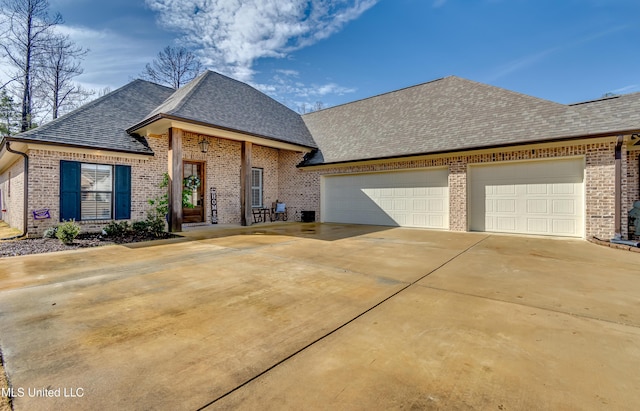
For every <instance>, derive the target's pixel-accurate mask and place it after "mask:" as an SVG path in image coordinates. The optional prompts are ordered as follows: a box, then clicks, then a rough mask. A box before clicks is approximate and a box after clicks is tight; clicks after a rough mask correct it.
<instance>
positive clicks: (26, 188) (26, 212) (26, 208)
mask: <svg viewBox="0 0 640 411" xmlns="http://www.w3.org/2000/svg"><path fill="white" fill-rule="evenodd" d="M5 147H6V149H7V151H8V152H10V153H13V154H18V155H21V156H22V157H23V158H24V183H23V185H24V194H23V195H24V199H23V201H24V204H23V207H24V210H23V213H24V216H23V218H24V221H23V230H22V235H17V236H14V237H11V238H4V240H12V239H14V238H20V237H26V236H27V232H28V228H29V224H28V221H29V220H28V217H29V156H28V155H27V153H23V152H21V151H16V150H13V149H12V148H11V142H10V141H7V143H6V145H5Z"/></svg>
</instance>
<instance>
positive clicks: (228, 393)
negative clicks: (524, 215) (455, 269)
mask: <svg viewBox="0 0 640 411" xmlns="http://www.w3.org/2000/svg"><path fill="white" fill-rule="evenodd" d="M489 237H490V236H489V235H487V236H485V237H483V238H482V239H480V240H479V241H477V242H475V243H474V244H472V245H470V246H469V247H467V248H466V249H464V250H462V251H460V252H459V253H457V254H456V255H454V256H453V257H451V258H449V259H448V260H447V261H445V262H444V263H442V264H440V265H439V266H438V267H436V268H434V269H433V270H431V271H429V272H428V273H426V274H425V275H423V276H422V277H420V278H418V279H417V280H414V281H412V282H410V283H408V284H406V285H405V286H403V287H402V288H400V289H399V290H398V291H396V292H394V293H393V294H391V295H390V296H388V297H386V298H384V299H383V300H382V301H380V302H378V303H376V304H375V305H373V306H371V307H369V308H368V309H366V310H365V311H363V312H361V313H360V314H358V315H356V316H355V317H353V318H352V319H350V320H349V321H347V322H345V323H343V324H342V325H340V326H338V327H336V328H334V329H333V330H331V331H329V332H328V333H326V334H324V335H322V336H320V337H318V338H317V339H315V340H313V341H312V342H310V343H309V344H307V345H305V346H304V347H302V348H300V349H298V350H297V351H294V352H293V353H292V354H290V355H288V356H287V357H285V358H283V359H282V360H280V361H278V362H276V363H275V364H273V365H272V366H270V367H268V368H266V369H265V370H264V371H261V372H260V373H258V374H256V375H255V376H253V377H251V378H249V379H248V380H246V381H245V382H243V383H242V384H240V385H238V386H237V387H235V388H233V389H231V390H229V391H227V392H226V393H224V394H222V395H220V396H219V397H217V398H216V399H214V400H212V401H211V402H209V403H207V404H205V405H203V406H202V407H200V408H198V409H197V411H201V410H204V409H206V408H208V407H210V406H211V405H214V404H215V403H216V402H218V401H220V400H221V399H223V398H225V397H227V396H229V395H231V394H233V393H234V392H236V391H238V390H239V389H240V388H243V387H245V386H246V385H248V384H249V383H251V382H253V381H254V380H257V379H258V378H260V377H262V376H263V375H265V374H266V373H268V372H269V371H271V370H273V369H274V368H276V367H278V366H279V365H281V364H283V363H285V362H286V361H288V360H290V359H291V358H293V357H295V356H296V355H298V354H300V353H301V352H303V351H305V350H306V349H307V348H310V347H311V346H313V345H315V344H316V343H318V342H320V341H322V340H324V339H325V338H327V337H329V336H331V335H333V334H335V333H336V332H337V331H339V330H341V329H343V328H344V327H346V326H347V325H349V324H351V323H352V322H354V321H356V320H357V319H359V318H360V317H362V316H364V315H365V314H367V313H369V312H370V311H373V310H374V309H376V308H377V307H379V306H381V305H382V304H384V303H385V302H387V301H389V300H391V299H392V298H393V297H395V296H397V295H398V294H400V293H401V292H403V291H405V290H406V289H407V288H409V287H411V286H412V285H415V284H416V283H417V282H418V281H421V280H423V279H425V278H426V277H428V276H429V275H431V274H433V273H434V272H436V271H438V270H439V269H441V268H442V267H444V266H445V265H447V264H449V263H450V262H452V261H453V260H455V259H456V258H458V257H460V256H461V255H462V254H465V253H466V252H467V251H469V250H471V249H472V248H474V247H475V246H477V245H478V244H480V243H482V242H483V241H484V240H486V239H487V238H489Z"/></svg>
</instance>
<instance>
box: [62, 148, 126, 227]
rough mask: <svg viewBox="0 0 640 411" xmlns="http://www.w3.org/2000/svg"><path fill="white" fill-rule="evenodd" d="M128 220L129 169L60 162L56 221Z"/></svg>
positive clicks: (118, 166)
mask: <svg viewBox="0 0 640 411" xmlns="http://www.w3.org/2000/svg"><path fill="white" fill-rule="evenodd" d="M129 218H131V167H130V166H121V165H116V166H111V165H104V164H89V163H79V162H76V161H65V160H62V161H60V221H63V220H71V219H74V220H84V221H90V220H111V219H116V220H121V219H129Z"/></svg>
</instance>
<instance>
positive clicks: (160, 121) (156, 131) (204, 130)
mask: <svg viewBox="0 0 640 411" xmlns="http://www.w3.org/2000/svg"><path fill="white" fill-rule="evenodd" d="M169 128H178V129H181V130H183V131H186V132H191V133H195V134H204V135H207V136H210V137H219V138H224V139H228V140H235V141H248V142H251V143H253V144H257V145H261V146H265V147H271V148H277V149H282V150H289V151H295V152H300V153H307V152H309V151H311V150H313V149H314V148H315V147H310V146H306V145H300V144H293V143H289V142H287V141H283V140H280V139H276V138H274V137H269V136H264V135H260V134H255V133H249V132H246V131H242V130H236V129H232V128H228V127H223V126H218V125H215V124H208V123H204V122H201V121H195V120H190V119H184V118H180V117H176V116H171V115H168V114H157V115H155V116H153V117H150V118H148V119H147V120H145V121H143V122H141V123H139V124H136V125H134V126H132V127H130V128H129V129H127V133H129V134H133V133H136V134H139V135H141V136H145V137H153V136H157V135H162V134H165V133H166V132H167V130H169Z"/></svg>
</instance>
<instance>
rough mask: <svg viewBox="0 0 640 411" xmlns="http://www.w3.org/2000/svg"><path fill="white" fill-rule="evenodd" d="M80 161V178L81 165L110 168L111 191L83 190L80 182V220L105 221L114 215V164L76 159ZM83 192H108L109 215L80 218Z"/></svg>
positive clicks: (111, 218)
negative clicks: (109, 197) (85, 161)
mask: <svg viewBox="0 0 640 411" xmlns="http://www.w3.org/2000/svg"><path fill="white" fill-rule="evenodd" d="M78 162H79V163H80V178H81V179H82V166H83V165H91V166H105V167H109V168H110V169H111V172H110V175H111V191H104V190H100V191H97V190H83V189H82V184H80V221H105V220H113V219H114V216H115V206H116V202H115V185H116V184H115V180H116V176H115V169H116V168H115V166H114V165H113V164H100V163H84V162H82V161H78ZM85 193H90V194H109V195H111V200H110V201H111V206H110V207H109V217H100V218H82V195H83V194H85Z"/></svg>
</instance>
